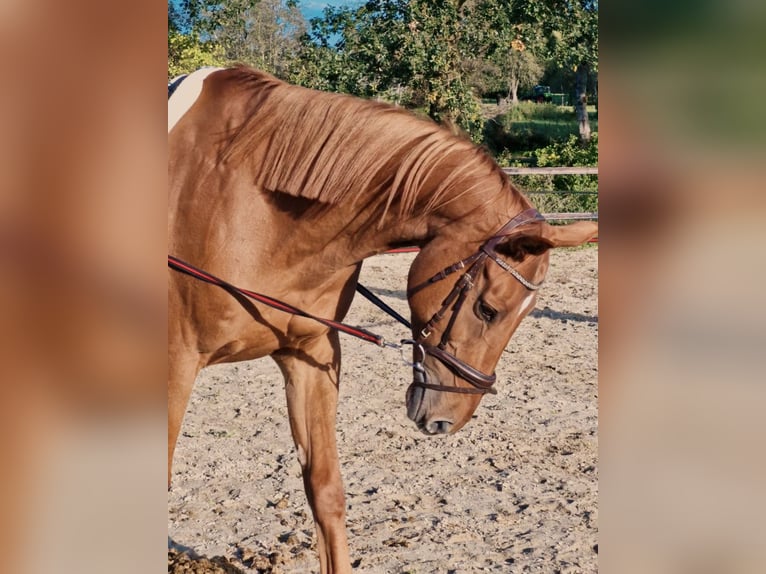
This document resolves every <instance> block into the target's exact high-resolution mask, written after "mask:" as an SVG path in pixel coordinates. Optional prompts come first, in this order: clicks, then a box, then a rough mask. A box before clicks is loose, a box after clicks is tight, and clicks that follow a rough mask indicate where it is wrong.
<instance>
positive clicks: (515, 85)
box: [508, 79, 519, 106]
mask: <svg viewBox="0 0 766 574" xmlns="http://www.w3.org/2000/svg"><path fill="white" fill-rule="evenodd" d="M508 99H509V100H510V101H511V103H512V104H513V105H514V106H515V105H516V104H518V103H519V81H518V80H514V79H511V81H510V83H509V86H508Z"/></svg>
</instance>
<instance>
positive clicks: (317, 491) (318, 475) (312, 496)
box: [273, 332, 351, 574]
mask: <svg viewBox="0 0 766 574" xmlns="http://www.w3.org/2000/svg"><path fill="white" fill-rule="evenodd" d="M273 358H274V360H275V361H276V362H277V364H278V365H279V367H280V369H281V370H282V373H283V374H284V376H285V382H286V387H285V388H286V394H287V407H288V411H289V416H290V428H291V430H292V434H293V439H294V440H295V446H296V448H297V450H298V460H299V462H300V464H301V468H302V471H303V484H304V488H305V490H306V497H307V498H308V502H309V505H310V506H311V510H312V512H313V514H314V522H315V523H316V530H317V548H318V550H319V560H320V567H321V571H322V574H326V573H331V572H332V573H339V572H340V573H347V572H351V564H350V560H349V554H348V540H347V538H346V503H345V496H344V493H343V482H342V479H341V475H340V464H339V462H338V450H337V446H336V442H335V411H336V407H337V404H338V373H339V371H340V344H339V342H338V335H337V333H335V332H331V333H330V334H328V335H327V336H325V337H322V338H318V339H313V340H312V341H311V342H310V343H308V344H306V345H303V346H301V348H299V349H287V350H281V351H279V352H278V353H276V354H275V355H273Z"/></svg>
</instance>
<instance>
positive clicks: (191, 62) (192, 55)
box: [168, 30, 225, 79]
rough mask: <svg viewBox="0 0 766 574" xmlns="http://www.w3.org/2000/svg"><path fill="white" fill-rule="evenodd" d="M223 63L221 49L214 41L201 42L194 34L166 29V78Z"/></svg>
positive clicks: (223, 58)
mask: <svg viewBox="0 0 766 574" xmlns="http://www.w3.org/2000/svg"><path fill="white" fill-rule="evenodd" d="M224 63H225V57H224V53H223V49H221V47H220V46H218V45H217V44H215V43H214V42H201V41H200V40H199V39H198V38H197V37H196V35H194V34H183V33H181V32H179V31H177V30H169V31H168V79H171V78H174V77H176V76H179V75H181V74H188V73H189V72H193V71H194V70H198V69H199V68H202V67H205V66H222V65H223V64H224Z"/></svg>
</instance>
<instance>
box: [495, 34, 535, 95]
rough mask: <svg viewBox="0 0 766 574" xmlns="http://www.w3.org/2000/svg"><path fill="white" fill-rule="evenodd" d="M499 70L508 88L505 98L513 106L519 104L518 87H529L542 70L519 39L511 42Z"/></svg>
mask: <svg viewBox="0 0 766 574" xmlns="http://www.w3.org/2000/svg"><path fill="white" fill-rule="evenodd" d="M501 69H502V72H503V77H504V78H505V80H506V83H507V86H508V96H507V97H508V99H510V100H511V102H513V103H514V104H518V103H519V96H518V92H519V87H522V86H523V87H531V86H533V85H535V84H536V83H537V81H538V80H539V79H540V77H541V76H542V75H543V68H542V66H540V64H539V62H538V61H537V58H535V56H534V54H532V52H530V51H529V50H527V49H526V46H525V45H524V42H522V41H521V40H519V39H515V40H513V41H512V42H511V47H510V49H509V50H508V55H507V56H506V57H505V58H504V60H503V66H502V68H501Z"/></svg>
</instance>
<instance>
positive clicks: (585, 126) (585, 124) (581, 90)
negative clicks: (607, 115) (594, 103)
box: [575, 62, 590, 144]
mask: <svg viewBox="0 0 766 574" xmlns="http://www.w3.org/2000/svg"><path fill="white" fill-rule="evenodd" d="M589 71H590V66H589V65H588V64H586V63H585V62H583V63H582V64H580V65H579V66H577V76H576V78H575V92H576V97H575V111H576V112H577V121H578V122H580V143H583V144H586V143H588V142H589V141H590V122H589V121H588V96H587V95H586V94H585V91H586V89H587V87H588V72H589Z"/></svg>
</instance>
